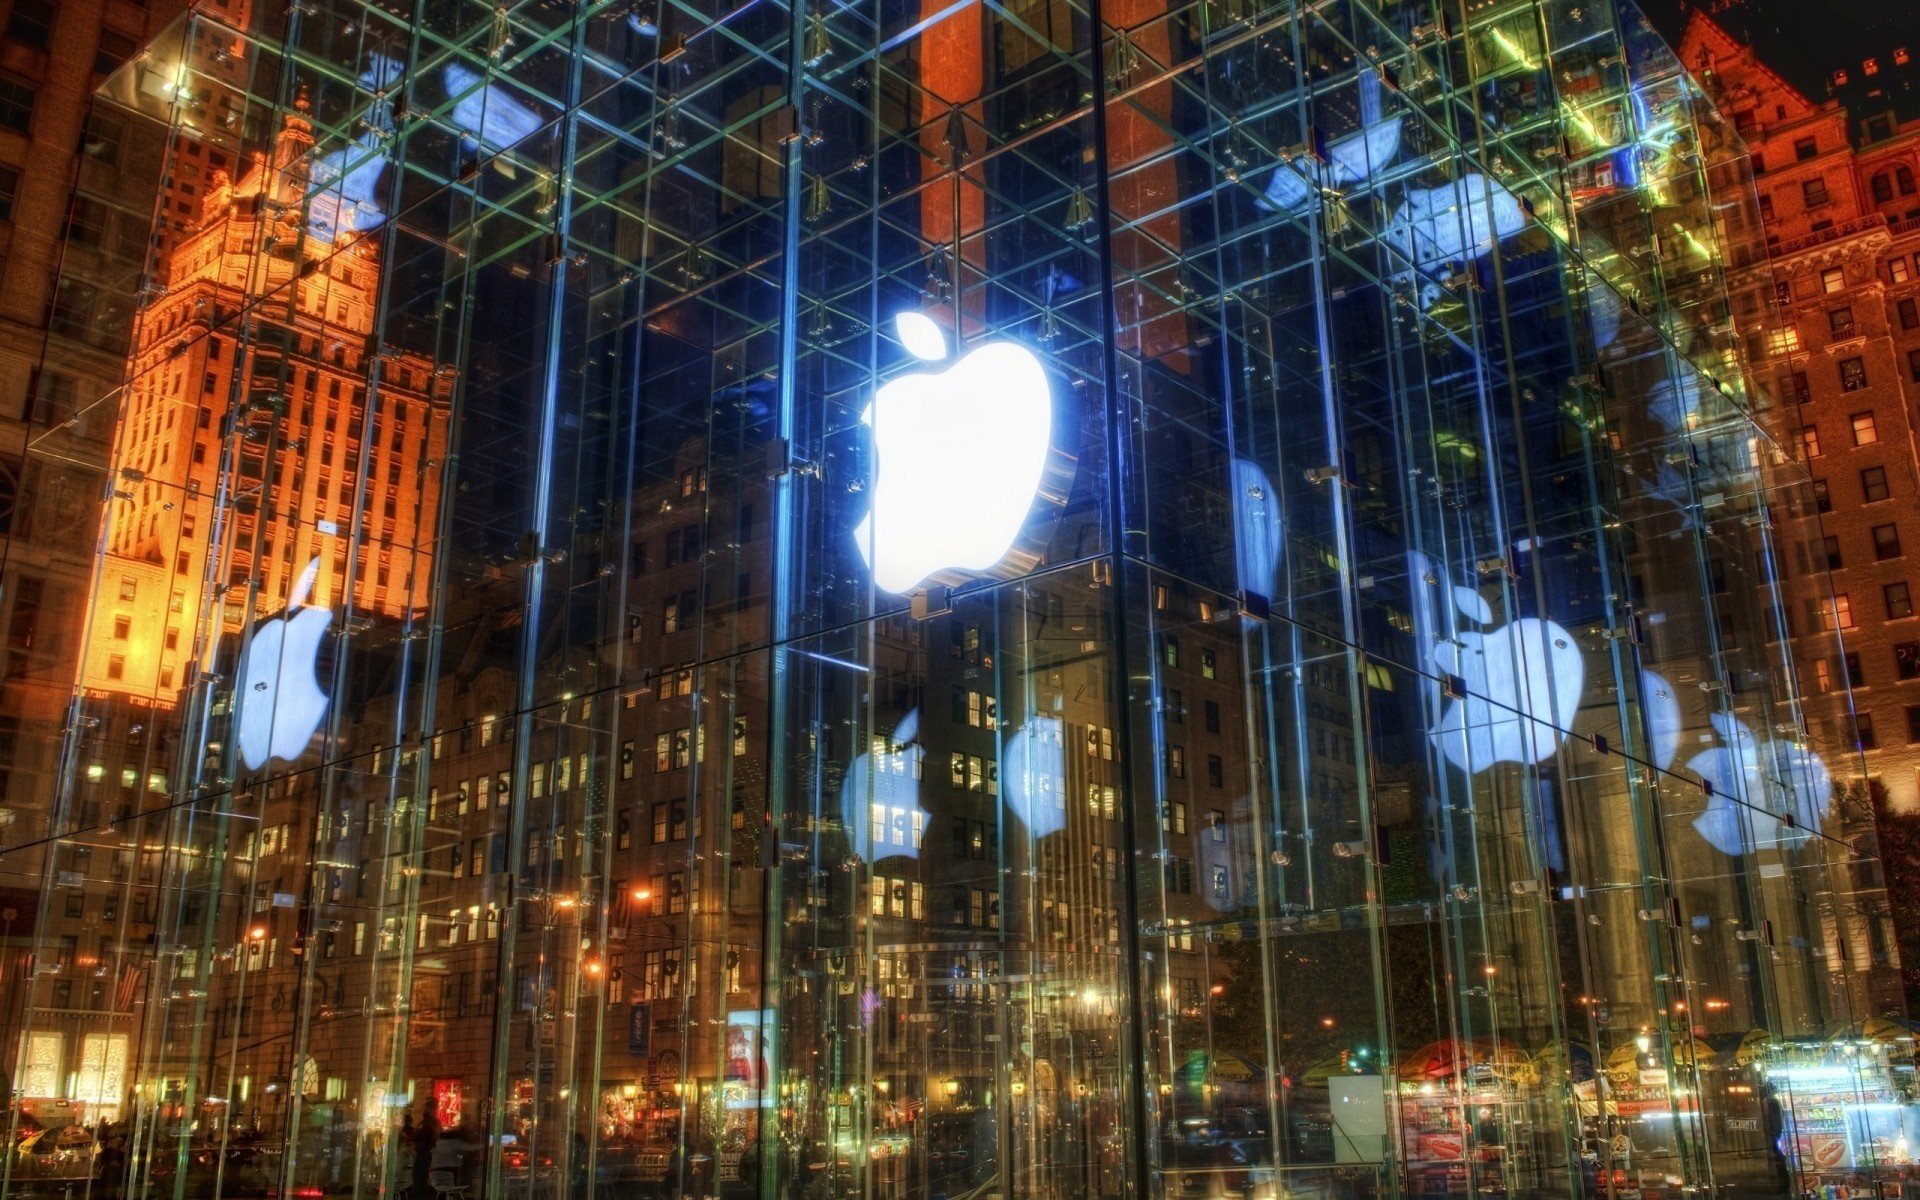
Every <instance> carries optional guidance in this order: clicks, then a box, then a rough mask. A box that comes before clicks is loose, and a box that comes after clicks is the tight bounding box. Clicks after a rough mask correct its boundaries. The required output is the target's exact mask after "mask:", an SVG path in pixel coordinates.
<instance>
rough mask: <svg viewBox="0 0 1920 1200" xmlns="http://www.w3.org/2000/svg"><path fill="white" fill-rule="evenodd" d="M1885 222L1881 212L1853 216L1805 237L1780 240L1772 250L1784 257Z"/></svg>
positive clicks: (1777, 255)
mask: <svg viewBox="0 0 1920 1200" xmlns="http://www.w3.org/2000/svg"><path fill="white" fill-rule="evenodd" d="M1886 223H1887V219H1886V217H1884V216H1882V215H1881V214H1879V213H1868V214H1867V215H1866V216H1864V217H1855V218H1854V219H1853V220H1851V221H1842V222H1840V223H1839V224H1838V225H1831V226H1828V227H1827V228H1825V229H1822V230H1820V231H1819V232H1817V233H1810V234H1808V235H1807V236H1805V237H1797V238H1794V239H1793V240H1792V241H1788V242H1782V243H1780V247H1779V249H1777V250H1775V251H1774V257H1775V258H1785V257H1786V256H1787V255H1789V254H1798V253H1800V252H1801V251H1802V250H1811V249H1813V248H1814V247H1815V246H1824V245H1826V244H1827V243H1828V242H1837V241H1839V240H1840V239H1841V238H1848V237H1852V236H1854V235H1855V234H1859V233H1865V232H1866V231H1867V230H1869V229H1873V228H1875V227H1877V226H1881V225H1885V224H1886Z"/></svg>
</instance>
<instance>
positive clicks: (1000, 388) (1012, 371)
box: [854, 312, 1053, 595]
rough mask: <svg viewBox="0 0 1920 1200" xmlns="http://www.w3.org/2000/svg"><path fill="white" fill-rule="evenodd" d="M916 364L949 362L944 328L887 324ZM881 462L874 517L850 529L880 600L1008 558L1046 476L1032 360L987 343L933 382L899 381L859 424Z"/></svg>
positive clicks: (1043, 389)
mask: <svg viewBox="0 0 1920 1200" xmlns="http://www.w3.org/2000/svg"><path fill="white" fill-rule="evenodd" d="M894 328H895V330H896V332H897V333H898V335H899V337H900V341H901V342H902V343H903V344H904V345H905V346H906V347H907V349H908V351H910V352H911V353H912V354H913V355H914V357H916V358H918V359H920V360H922V361H923V362H939V361H944V360H945V359H946V358H947V353H948V350H947V340H946V336H945V334H943V333H942V332H941V330H940V327H939V326H937V325H935V324H934V323H933V322H932V321H931V320H929V319H928V318H926V317H925V316H922V315H921V314H919V313H917V312H903V313H901V314H899V315H898V316H897V317H895V318H894ZM861 419H862V421H864V422H865V423H866V425H867V426H868V427H869V428H871V429H872V431H873V449H874V455H875V458H876V459H877V465H876V467H875V470H874V478H873V489H872V490H873V508H872V511H870V512H869V513H868V514H867V515H866V516H865V517H863V518H861V520H860V523H859V525H858V527H857V528H856V529H855V530H854V537H855V540H856V541H857V542H858V544H859V547H860V553H861V556H862V557H864V558H865V559H866V562H867V566H868V567H869V568H871V569H872V571H873V581H874V583H875V584H877V585H878V586H879V587H880V588H881V589H883V590H885V591H888V592H893V593H895V594H896V595H904V594H906V593H907V592H909V591H912V590H913V589H914V588H916V587H918V586H920V585H921V584H922V583H925V582H926V581H927V579H928V578H929V577H931V576H933V575H935V574H938V573H940V572H943V571H954V570H958V571H984V570H987V569H988V568H991V567H993V566H995V565H997V564H998V563H999V562H1000V560H1001V559H1003V558H1005V557H1006V555H1007V552H1008V551H1009V550H1011V549H1012V548H1013V543H1014V539H1015V538H1016V537H1018V536H1019V534H1020V530H1021V527H1022V526H1023V525H1024V524H1025V523H1026V520H1027V515H1028V513H1029V512H1031V511H1032V508H1033V502H1034V498H1035V497H1036V496H1037V495H1038V494H1039V491H1040V481H1041V477H1042V474H1043V473H1044V471H1045V469H1046V465H1047V455H1048V453H1049V451H1050V449H1051V447H1052V438H1053V397H1052V393H1051V390H1050V389H1049V387H1048V385H1047V373H1046V371H1045V369H1044V368H1042V367H1041V365H1040V360H1039V358H1038V357H1036V356H1035V355H1034V353H1033V351H1031V350H1029V349H1027V348H1026V347H1025V346H1020V345H1016V344H1014V343H1012V342H990V343H988V344H987V345H984V346H981V347H979V348H978V349H975V350H973V351H971V352H970V353H968V354H966V355H964V356H962V357H961V359H960V360H959V361H958V362H957V363H955V364H954V365H953V366H952V367H950V368H948V369H947V370H945V371H940V372H921V373H918V374H912V375H903V376H901V377H899V378H897V379H894V380H893V381H891V382H890V383H888V384H886V385H885V386H884V387H882V388H881V389H880V390H879V392H878V393H877V394H876V395H875V396H874V398H873V402H872V403H871V404H869V405H868V406H867V409H866V412H865V413H863V414H862V416H861Z"/></svg>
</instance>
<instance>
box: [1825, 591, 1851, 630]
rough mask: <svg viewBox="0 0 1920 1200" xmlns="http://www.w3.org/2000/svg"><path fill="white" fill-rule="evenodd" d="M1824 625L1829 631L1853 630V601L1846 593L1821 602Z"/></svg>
mask: <svg viewBox="0 0 1920 1200" xmlns="http://www.w3.org/2000/svg"><path fill="white" fill-rule="evenodd" d="M1820 615H1821V621H1822V624H1823V625H1824V626H1825V627H1826V628H1828V629H1852V628H1853V599H1852V598H1851V597H1850V596H1848V595H1847V594H1846V593H1845V592H1838V593H1835V594H1834V596H1833V597H1832V598H1830V599H1827V600H1822V601H1821V602H1820Z"/></svg>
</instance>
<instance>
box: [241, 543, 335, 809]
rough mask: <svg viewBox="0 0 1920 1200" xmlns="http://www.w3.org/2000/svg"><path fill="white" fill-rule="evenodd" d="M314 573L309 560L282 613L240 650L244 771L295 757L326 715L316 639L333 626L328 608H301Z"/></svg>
mask: <svg viewBox="0 0 1920 1200" xmlns="http://www.w3.org/2000/svg"><path fill="white" fill-rule="evenodd" d="M319 573H320V560H319V559H317V558H316V559H313V560H311V561H309V562H308V563H307V569H306V570H304V571H302V572H300V579H299V581H298V582H296V583H295V584H294V585H293V594H292V595H291V596H289V597H288V599H287V615H286V616H285V617H284V618H279V617H276V618H274V619H273V620H271V621H262V622H260V623H259V624H258V625H256V626H254V629H253V636H252V637H251V638H249V639H248V640H247V644H246V645H245V646H244V647H243V648H242V649H241V651H240V669H239V671H238V673H237V677H238V679H239V684H238V686H237V687H236V688H235V689H234V707H235V708H236V709H237V710H238V713H237V716H236V718H235V721H234V729H235V735H234V736H235V740H236V741H237V742H238V743H239V746H240V761H241V762H243V763H245V764H246V766H247V770H249V771H257V770H259V769H260V768H261V767H263V766H265V765H266V764H267V761H268V760H269V759H274V758H278V759H282V760H285V761H288V762H291V761H292V760H294V759H296V758H299V757H300V755H301V754H303V753H305V752H306V749H307V743H308V742H310V741H312V740H313V734H314V731H315V730H317V729H319V728H320V721H321V719H322V718H324V717H325V716H326V715H327V703H328V701H327V694H326V693H325V692H323V691H321V690H320V681H319V679H318V678H316V677H315V675H314V667H315V665H316V664H317V663H318V661H319V658H320V639H321V638H322V637H324V636H326V632H327V627H328V626H329V625H331V624H333V610H332V609H329V608H314V607H310V606H307V597H308V596H310V595H311V594H312V593H313V581H314V577H315V576H317V575H318V574H319Z"/></svg>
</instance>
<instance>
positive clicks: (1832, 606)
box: [1820, 579, 1913, 629]
mask: <svg viewBox="0 0 1920 1200" xmlns="http://www.w3.org/2000/svg"><path fill="white" fill-rule="evenodd" d="M1880 602H1881V604H1882V606H1883V607H1884V608H1885V610H1886V617H1887V620H1889V621H1899V620H1904V619H1905V618H1907V617H1910V616H1912V615H1913V592H1912V589H1910V588H1909V587H1908V586H1907V582H1906V580H1904V579H1903V580H1899V581H1897V582H1895V583H1889V584H1886V585H1885V586H1883V587H1882V588H1881V589H1880ZM1820 617H1821V620H1820V625H1821V628H1823V629H1852V628H1853V627H1854V619H1853V598H1852V597H1851V596H1849V595H1848V594H1847V593H1846V592H1836V593H1834V596H1833V598H1832V599H1830V600H1822V601H1821V602H1820Z"/></svg>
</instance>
